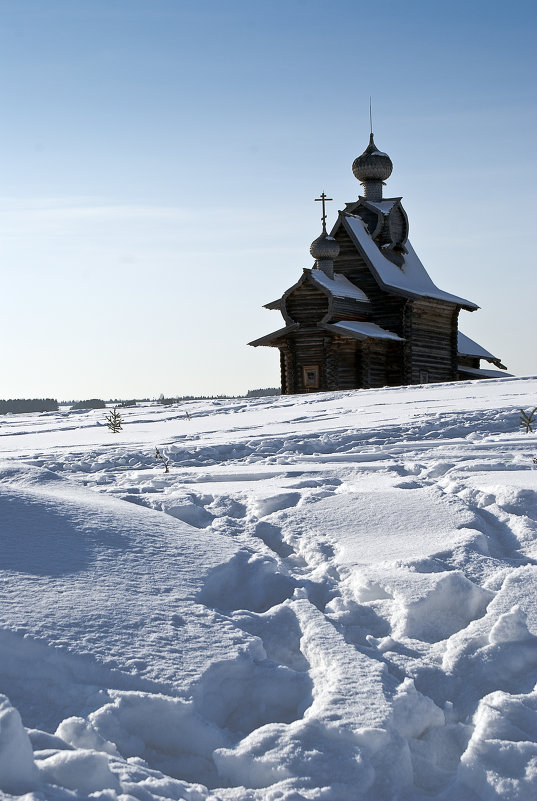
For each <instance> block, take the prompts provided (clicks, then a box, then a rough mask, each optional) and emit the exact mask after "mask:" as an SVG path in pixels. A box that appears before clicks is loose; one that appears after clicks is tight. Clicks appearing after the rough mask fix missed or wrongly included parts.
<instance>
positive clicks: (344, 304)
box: [330, 297, 371, 322]
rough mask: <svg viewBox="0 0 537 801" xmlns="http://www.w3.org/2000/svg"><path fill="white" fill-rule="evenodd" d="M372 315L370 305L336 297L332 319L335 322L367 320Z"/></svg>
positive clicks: (333, 302)
mask: <svg viewBox="0 0 537 801" xmlns="http://www.w3.org/2000/svg"><path fill="white" fill-rule="evenodd" d="M370 314H371V308H370V304H369V303H363V304H362V303H359V302H358V301H356V300H354V299H351V298H337V297H334V299H333V301H332V309H331V315H330V319H331V320H333V321H334V322H337V321H339V320H356V319H357V318H358V319H360V320H365V319H367V318H368V317H369V315H370Z"/></svg>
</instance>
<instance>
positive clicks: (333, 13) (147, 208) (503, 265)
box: [0, 0, 537, 399]
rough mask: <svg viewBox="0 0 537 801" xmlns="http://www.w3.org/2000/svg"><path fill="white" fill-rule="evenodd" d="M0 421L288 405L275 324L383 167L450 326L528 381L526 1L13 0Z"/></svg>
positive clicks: (534, 301)
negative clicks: (453, 319)
mask: <svg viewBox="0 0 537 801" xmlns="http://www.w3.org/2000/svg"><path fill="white" fill-rule="evenodd" d="M0 11H1V12H2V17H1V18H2V26H1V29H0V53H1V59H2V70H1V73H0V87H1V101H2V112H3V113H2V119H3V125H2V143H3V146H2V153H1V156H0V266H1V275H2V313H1V315H0V326H1V337H2V345H3V347H2V372H1V382H0V398H2V397H3V398H9V397H36V396H38V397H43V396H52V397H56V398H58V399H71V398H88V397H105V398H109V397H144V396H150V397H156V396H158V395H159V394H160V393H161V392H162V393H164V394H166V395H182V394H216V393H229V394H239V393H241V392H245V391H246V390H247V389H252V388H255V387H263V386H277V385H279V359H278V351H277V350H276V349H272V348H255V349H254V348H250V347H248V346H247V344H246V343H247V342H249V341H250V340H253V339H256V338H258V337H260V336H262V335H263V334H266V333H268V332H270V331H273V330H276V329H277V328H280V327H281V325H282V324H283V321H282V318H281V316H280V314H279V313H278V312H274V311H272V312H269V311H267V310H265V309H263V308H262V305H263V304H264V303H267V302H268V301H271V300H274V299H275V298H276V297H279V296H280V295H281V294H282V293H283V291H284V290H285V289H287V288H288V287H289V286H290V285H291V284H292V283H295V281H296V280H298V278H299V276H300V274H301V270H302V268H303V267H311V266H312V259H311V257H310V255H309V245H310V243H311V241H312V240H313V239H314V238H315V237H316V236H318V234H319V233H320V220H319V216H320V210H319V206H320V204H319V203H314V198H315V197H318V195H319V193H320V192H322V191H325V192H326V193H327V194H328V195H329V196H330V197H332V198H334V202H333V203H331V204H329V209H328V213H329V218H328V221H329V224H330V225H331V224H333V222H334V221H335V219H336V215H337V209H341V208H343V206H344V204H345V203H346V202H349V201H351V200H355V199H356V197H357V196H358V194H360V193H361V191H362V190H361V186H360V185H359V184H358V182H357V181H356V179H355V178H354V177H353V175H352V172H351V164H352V161H353V159H354V158H355V157H356V156H357V155H359V154H360V153H361V152H362V151H363V150H364V148H365V147H366V145H367V142H368V135H369V107H368V105H369V96H370V95H372V96H373V127H374V131H375V141H376V143H377V146H378V147H379V148H380V149H381V150H384V151H386V152H387V153H389V155H390V156H391V158H392V161H393V164H394V169H393V173H392V176H391V177H390V179H389V180H388V182H387V186H386V187H385V190H384V191H385V196H388V197H396V196H401V195H402V196H403V204H404V206H405V208H406V211H407V213H408V215H409V221H410V239H411V241H412V244H413V246H414V248H415V250H416V251H417V253H418V255H419V256H420V258H421V260H422V261H423V262H424V264H425V266H426V268H427V270H428V271H429V274H430V275H431V277H432V279H433V281H434V282H435V283H436V284H437V285H438V286H440V287H441V288H442V289H444V290H446V291H448V292H452V293H455V294H458V295H462V296H463V297H466V298H469V299H471V300H473V301H475V302H476V303H478V304H479V305H480V306H481V309H480V310H479V311H477V312H475V313H473V314H469V313H467V312H464V311H463V312H461V315H460V327H461V329H462V330H463V331H464V332H465V333H466V334H467V335H468V336H470V337H472V338H473V339H475V340H477V341H478V342H479V343H480V344H481V345H483V346H484V347H486V348H487V349H488V350H490V351H492V352H493V353H494V354H496V355H497V356H499V357H501V358H502V360H503V361H504V363H505V364H507V366H508V368H509V370H510V372H513V373H516V374H520V375H522V374H530V373H537V347H536V344H535V329H536V325H535V320H536V317H537V314H536V311H535V309H536V307H537V291H536V290H537V279H536V269H535V268H536V257H535V243H534V239H535V218H536V211H537V205H536V200H535V183H536V181H535V178H536V170H535V165H536V159H535V149H536V146H535V142H536V141H537V140H536V129H537V126H536V124H535V77H536V69H535V68H536V57H535V32H536V18H537V11H536V8H535V4H534V3H533V2H527V1H526V0H514V2H512V3H510V4H506V3H504V2H497V0H488V1H485V0H475V1H474V2H472V0H465V2H462V1H461V0H452V1H451V2H445V1H444V0H438V1H437V2H426V1H425V0H422V1H420V0H408V2H405V3H401V2H397V1H396V0H386V2H383V3H382V4H372V3H370V2H362V0H332V2H331V3H330V4H328V3H326V2H320V0H309V1H308V2H306V1H305V0H304V1H302V0H285V1H284V0H272V2H270V1H269V0H266V1H265V2H255V1H254V0H249V2H246V0H227V1H226V2H217V0H47V2H42V0H0Z"/></svg>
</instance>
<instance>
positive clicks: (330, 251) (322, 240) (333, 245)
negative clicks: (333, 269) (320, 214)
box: [310, 231, 339, 261]
mask: <svg viewBox="0 0 537 801" xmlns="http://www.w3.org/2000/svg"><path fill="white" fill-rule="evenodd" d="M310 253H311V255H312V256H313V258H314V259H316V260H317V261H323V260H324V259H330V260H331V261H332V260H333V259H337V257H338V256H339V245H338V243H337V242H336V240H335V239H334V237H333V236H328V234H327V233H326V231H323V233H322V234H321V236H318V237H317V239H315V240H314V241H313V242H312V243H311V245H310Z"/></svg>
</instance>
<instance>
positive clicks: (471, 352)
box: [457, 331, 499, 362]
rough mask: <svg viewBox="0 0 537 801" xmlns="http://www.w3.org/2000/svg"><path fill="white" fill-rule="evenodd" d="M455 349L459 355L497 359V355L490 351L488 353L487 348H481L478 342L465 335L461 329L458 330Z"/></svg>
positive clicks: (490, 359) (495, 360)
mask: <svg viewBox="0 0 537 801" xmlns="http://www.w3.org/2000/svg"><path fill="white" fill-rule="evenodd" d="M457 350H458V351H459V354H460V355H461V356H475V357H476V358H479V359H488V360H489V361H494V362H497V361H499V359H498V357H497V356H493V355H492V353H489V351H488V350H485V348H483V347H482V346H481V345H478V343H477V342H474V340H473V339H470V337H467V336H466V334H463V333H462V331H459V335H458V340H457Z"/></svg>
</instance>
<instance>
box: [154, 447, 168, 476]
mask: <svg viewBox="0 0 537 801" xmlns="http://www.w3.org/2000/svg"><path fill="white" fill-rule="evenodd" d="M155 459H158V460H159V461H160V462H162V464H163V465H164V472H165V473H169V472H170V460H169V459H167V458H166V457H165V456H163V455H162V453H161V452H160V451H159V449H158V448H155Z"/></svg>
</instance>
